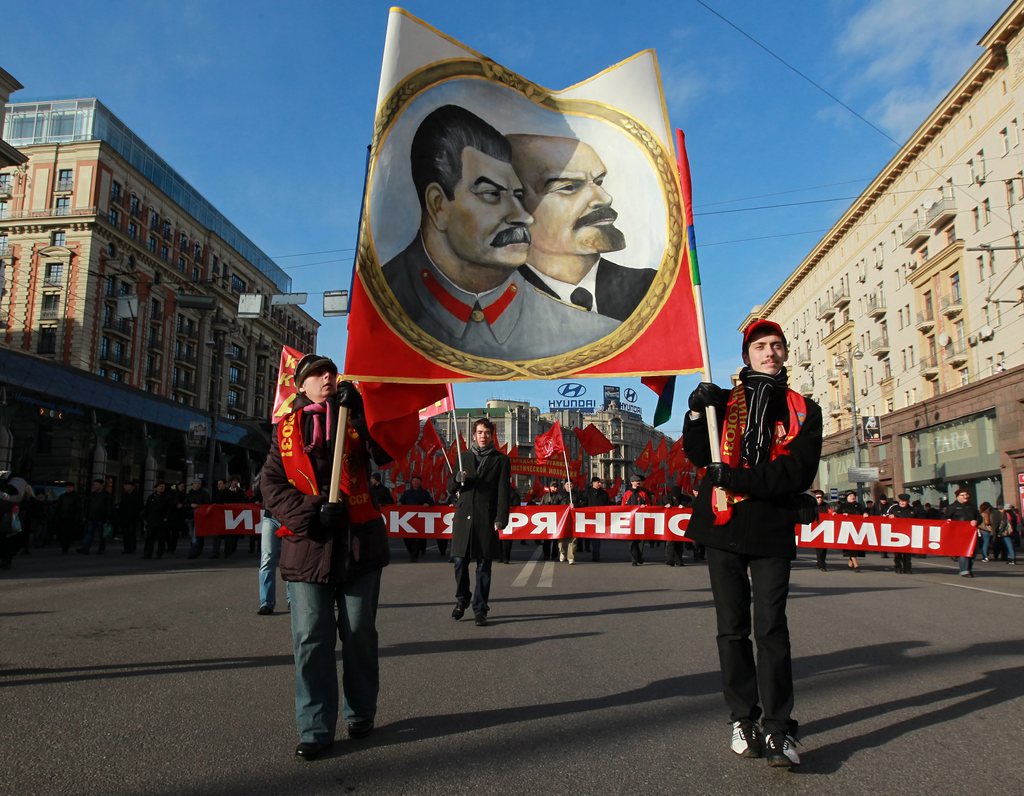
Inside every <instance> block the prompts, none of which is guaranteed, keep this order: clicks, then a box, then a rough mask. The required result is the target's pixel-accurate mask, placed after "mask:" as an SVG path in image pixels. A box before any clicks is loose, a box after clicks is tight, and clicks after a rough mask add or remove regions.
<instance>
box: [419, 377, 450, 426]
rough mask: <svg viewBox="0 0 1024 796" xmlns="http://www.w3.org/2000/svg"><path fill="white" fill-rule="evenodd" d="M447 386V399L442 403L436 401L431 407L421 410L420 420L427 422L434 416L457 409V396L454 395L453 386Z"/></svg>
mask: <svg viewBox="0 0 1024 796" xmlns="http://www.w3.org/2000/svg"><path fill="white" fill-rule="evenodd" d="M444 386H445V397H444V398H442V399H441V400H440V401H434V403H432V404H431V405H430V406H427V407H424V408H423V409H420V412H419V419H420V420H427V419H428V418H431V417H433V416H434V415H439V414H441V413H442V412H450V411H452V409H454V408H455V396H454V394H453V393H452V385H450V384H446V385H444Z"/></svg>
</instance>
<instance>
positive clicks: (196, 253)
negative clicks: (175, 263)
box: [192, 243, 203, 262]
mask: <svg viewBox="0 0 1024 796" xmlns="http://www.w3.org/2000/svg"><path fill="white" fill-rule="evenodd" d="M192 259H193V260H195V261H196V262H199V261H200V260H202V259H203V247H202V246H200V245H199V244H198V243H197V244H196V245H195V246H194V247H193V248H192Z"/></svg>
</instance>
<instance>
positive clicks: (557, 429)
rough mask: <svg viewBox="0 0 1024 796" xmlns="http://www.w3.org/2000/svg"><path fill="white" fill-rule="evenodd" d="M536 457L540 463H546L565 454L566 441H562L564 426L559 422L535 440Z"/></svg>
mask: <svg viewBox="0 0 1024 796" xmlns="http://www.w3.org/2000/svg"><path fill="white" fill-rule="evenodd" d="M533 450H534V455H535V456H536V457H537V461H538V462H546V461H547V460H548V459H550V458H551V457H552V456H554V455H555V454H556V453H564V452H565V441H564V440H563V439H562V426H561V425H559V423H558V421H557V420H556V421H555V424H554V425H553V426H552V427H551V428H550V429H548V430H547V431H545V432H544V433H543V434H540V435H539V436H538V437H537V438H536V439H535V440H534V446H533Z"/></svg>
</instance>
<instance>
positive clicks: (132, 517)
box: [115, 478, 142, 555]
mask: <svg viewBox="0 0 1024 796" xmlns="http://www.w3.org/2000/svg"><path fill="white" fill-rule="evenodd" d="M115 513H116V515H117V527H118V529H119V530H120V531H121V545H122V549H121V553H122V554H125V555H127V554H131V553H134V552H135V545H136V540H137V539H138V536H139V522H140V521H141V520H142V495H141V494H139V490H138V484H137V482H136V481H135V479H134V478H131V479H129V480H127V481H125V482H124V486H123V487H121V500H120V501H118V504H117V509H116V512H115Z"/></svg>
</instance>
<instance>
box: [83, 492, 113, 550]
mask: <svg viewBox="0 0 1024 796" xmlns="http://www.w3.org/2000/svg"><path fill="white" fill-rule="evenodd" d="M112 509H113V505H112V503H111V499H110V493H109V492H107V491H106V489H104V488H103V479H102V478H94V479H93V480H92V491H91V492H89V494H88V495H86V496H85V540H84V541H83V542H82V546H81V547H79V548H78V552H79V553H88V552H89V548H90V547H92V540H93V539H95V540H96V552H97V553H103V552H105V551H106V549H107V540H106V537H105V536H104V534H103V526H104V525H106V524H107V523H108V522H110V518H111V510H112Z"/></svg>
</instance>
